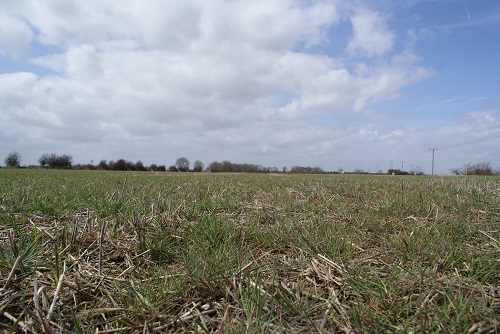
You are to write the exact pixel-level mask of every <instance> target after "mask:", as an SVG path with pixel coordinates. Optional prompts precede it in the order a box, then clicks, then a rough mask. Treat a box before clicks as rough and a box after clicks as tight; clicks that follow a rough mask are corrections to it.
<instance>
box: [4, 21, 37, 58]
mask: <svg viewBox="0 0 500 334" xmlns="http://www.w3.org/2000/svg"><path fill="white" fill-rule="evenodd" d="M32 38H33V32H32V31H31V28H30V27H29V25H27V24H26V23H25V22H24V21H23V20H21V19H19V18H17V17H14V16H11V15H8V14H5V13H2V12H0V54H4V55H6V56H9V57H13V58H19V57H22V56H24V55H25V54H26V52H27V51H28V49H29V44H30V41H31V39H32Z"/></svg>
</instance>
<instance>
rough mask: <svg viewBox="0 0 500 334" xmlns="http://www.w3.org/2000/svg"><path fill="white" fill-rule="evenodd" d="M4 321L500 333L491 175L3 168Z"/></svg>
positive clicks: (36, 325)
mask: <svg viewBox="0 0 500 334" xmlns="http://www.w3.org/2000/svg"><path fill="white" fill-rule="evenodd" d="M0 331H4V332H9V331H10V332H28V333H40V332H45V333H60V332H64V333H90V332H92V333H134V332H137V333H151V332H174V333H176V332H179V333H181V332H206V333H215V332H217V333H311V332H313V333H332V332H343V333H382V332H388V333H392V332H405V333H406V332H414V333H417V332H454V333H493V332H499V331H500V178H498V177H467V178H466V179H465V178H464V177H443V178H441V177H412V176H404V177H398V176H395V177H390V176H365V175H364V176H361V175H290V174H210V173H155V172H130V173H126V172H105V171H66V170H35V169H33V170H17V169H0Z"/></svg>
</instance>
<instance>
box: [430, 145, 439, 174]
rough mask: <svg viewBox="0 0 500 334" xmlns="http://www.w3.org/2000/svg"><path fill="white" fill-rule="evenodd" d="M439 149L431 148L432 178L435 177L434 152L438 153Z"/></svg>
mask: <svg viewBox="0 0 500 334" xmlns="http://www.w3.org/2000/svg"><path fill="white" fill-rule="evenodd" d="M437 150H438V149H437V148H430V149H429V151H432V174H431V176H434V152H435V151H437Z"/></svg>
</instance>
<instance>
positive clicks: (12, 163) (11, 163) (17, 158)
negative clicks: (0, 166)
mask: <svg viewBox="0 0 500 334" xmlns="http://www.w3.org/2000/svg"><path fill="white" fill-rule="evenodd" d="M5 165H6V166H7V167H16V168H17V167H21V154H19V153H18V152H16V151H14V152H10V153H9V155H7V157H6V158H5Z"/></svg>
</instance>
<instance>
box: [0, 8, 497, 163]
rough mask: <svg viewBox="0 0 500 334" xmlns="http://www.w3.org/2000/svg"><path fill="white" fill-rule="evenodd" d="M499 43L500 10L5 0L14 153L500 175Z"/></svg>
mask: <svg viewBox="0 0 500 334" xmlns="http://www.w3.org/2000/svg"><path fill="white" fill-rule="evenodd" d="M499 36H500V2H498V1H495V0H474V1H472V0H469V1H464V0H461V1H459V0H439V1H437V0H436V1H431V0H408V1H389V0H376V1H368V0H366V1H363V0H359V1H350V2H347V1H340V0H338V1H336V0H324V1H322V0H315V1H305V0H304V1H301V0H276V1H269V0H255V1H251V2H249V1H243V0H235V1H223V0H214V1H210V2H203V1H197V0H185V1H180V0H170V1H160V0H151V1H147V2H146V1H144V2H137V1H132V0H127V1H121V2H120V3H119V4H117V3H116V2H115V1H111V0H109V1H107V0H101V1H97V0H95V1H91V0H89V1H85V2H81V1H76V0H75V1H72V0H64V1H63V0H47V1H43V2H39V1H35V0H32V1H29V0H26V1H15V0H11V1H2V2H1V3H0V155H1V156H7V154H8V153H9V152H12V151H14V150H15V151H17V152H19V153H21V155H22V157H23V163H24V164H26V165H29V164H36V163H37V160H38V158H39V157H40V156H41V155H42V154H43V153H50V152H55V153H58V154H71V155H72V156H73V157H74V161H75V163H89V162H91V161H93V162H94V163H97V162H99V161H100V160H101V159H107V160H117V159H120V158H124V159H126V160H130V161H134V162H135V161H137V160H141V161H143V162H144V163H145V164H146V165H149V164H152V163H156V164H165V165H167V166H168V165H171V164H173V163H174V162H175V160H176V158H178V157H181V156H186V157H188V158H189V159H190V160H191V161H194V160H197V159H199V160H201V161H203V162H204V163H205V164H209V163H210V162H212V161H215V160H218V161H221V160H230V161H232V162H238V163H255V164H262V165H264V166H271V167H272V166H276V167H278V168H280V169H281V167H283V166H287V167H288V168H290V167H291V166H293V165H300V166H320V167H322V168H324V169H325V170H337V169H338V168H343V169H344V170H346V171H351V170H354V169H363V170H366V171H372V172H373V171H375V170H376V169H377V168H379V169H382V170H386V169H387V168H388V167H389V166H390V161H393V164H394V166H398V167H400V166H401V165H400V164H401V161H404V163H403V168H404V169H409V168H411V167H410V166H413V168H417V167H418V168H419V169H420V170H423V171H424V172H427V173H430V170H431V152H430V151H429V148H438V151H437V152H436V172H437V173H447V172H448V170H449V169H450V168H454V167H461V166H463V165H464V164H465V163H469V162H472V163H475V162H482V161H489V162H491V164H492V165H493V166H494V167H495V168H500V153H499V152H500V150H498V142H499V140H500V96H499V95H500V89H499V88H500V65H499V64H498V59H500V47H498V45H499V42H500V37H499ZM482 138H486V139H485V140H481V139H482ZM2 160H3V158H2Z"/></svg>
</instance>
